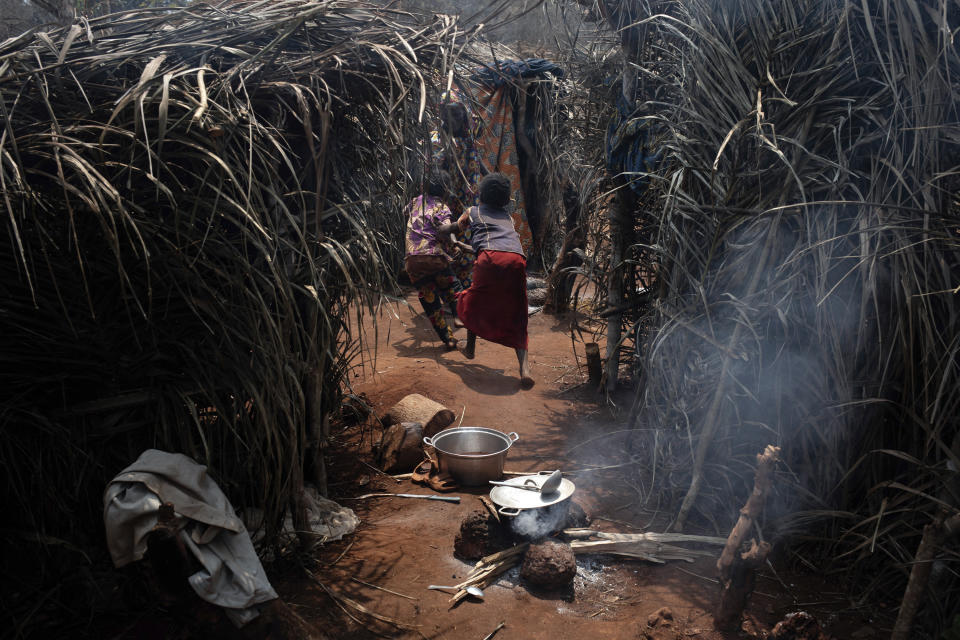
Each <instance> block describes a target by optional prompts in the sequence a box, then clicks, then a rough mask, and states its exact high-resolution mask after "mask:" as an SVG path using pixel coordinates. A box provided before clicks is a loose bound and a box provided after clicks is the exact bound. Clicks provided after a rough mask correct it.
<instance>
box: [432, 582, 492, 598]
mask: <svg viewBox="0 0 960 640" xmlns="http://www.w3.org/2000/svg"><path fill="white" fill-rule="evenodd" d="M427 589H436V590H438V591H445V590H447V589H453V590H454V591H458V590H459V589H460V587H458V586H456V585H453V586H450V587H448V586H444V585H442V584H431V585H430V586H428V587H427ZM463 590H464V591H466V592H467V593H469V594H470V595H472V596H474V597H476V598H482V597H483V590H482V589H481V588H480V587H475V586H473V585H470V586H469V587H464V589H463Z"/></svg>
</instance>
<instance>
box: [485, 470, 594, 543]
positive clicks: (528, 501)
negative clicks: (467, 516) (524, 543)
mask: <svg viewBox="0 0 960 640" xmlns="http://www.w3.org/2000/svg"><path fill="white" fill-rule="evenodd" d="M549 473H551V472H549V471H546V472H542V473H540V474H537V475H530V476H518V477H516V478H510V479H509V480H507V483H508V484H504V485H500V486H496V487H494V488H493V490H492V491H490V500H491V502H493V503H494V504H495V505H497V507H498V508H497V512H498V513H499V514H500V515H502V516H507V517H506V518H503V519H502V522H503V523H504V524H506V526H507V528H508V529H509V531H510V533H511V534H512V535H513V537H514V538H517V539H520V540H539V539H540V538H543V537H545V536H547V535H549V534H551V533H553V532H554V531H557V530H558V529H562V528H563V526H564V524H565V523H566V521H567V512H568V511H569V510H570V496H572V495H573V492H574V491H575V490H576V486H575V485H574V484H573V483H572V482H570V481H569V480H567V479H566V478H563V479H562V480H561V481H560V488H559V489H557V491H555V492H554V493H547V494H543V493H537V492H535V491H527V490H526V489H519V488H516V487H519V486H521V485H523V484H526V483H530V482H533V483H535V484H537V485H539V484H540V483H541V482H543V481H544V480H545V479H546V477H545V476H546V475H547V474H549ZM509 485H516V486H509Z"/></svg>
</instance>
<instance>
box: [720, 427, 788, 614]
mask: <svg viewBox="0 0 960 640" xmlns="http://www.w3.org/2000/svg"><path fill="white" fill-rule="evenodd" d="M779 459H780V447H774V446H773V445H767V447H766V448H765V449H764V450H763V453H760V454H758V455H757V475H756V477H755V479H754V483H753V493H751V494H750V497H749V498H747V502H746V504H745V505H743V508H742V509H740V517H739V518H738V519H737V523H736V524H735V525H733V529H731V531H730V536H729V537H728V538H727V544H726V545H725V546H724V547H723V552H722V553H721V554H720V559H719V560H717V575H718V577H719V579H720V603H719V604H718V606H717V611H716V613H715V614H714V616H713V624H714V626H716V628H717V629H720V630H722V631H736V630H737V629H739V628H740V619H741V617H742V616H743V609H744V607H746V605H747V601H748V600H749V599H750V594H752V593H753V588H754V586H755V585H756V570H757V569H758V568H759V567H761V566H762V565H763V563H764V562H765V561H766V559H767V554H769V553H770V545H769V544H768V543H766V542H761V543H759V544H757V541H756V540H751V541H750V548H749V549H748V550H747V551H745V552H742V553H741V551H740V547H741V545H743V542H744V540H745V539H746V537H747V534H749V533H750V529H751V528H752V527H753V525H754V523H756V521H757V519H758V518H759V517H760V514H761V513H763V505H764V502H765V501H766V498H767V493H769V491H770V487H771V486H772V484H773V471H774V468H775V467H776V464H777V461H778V460H779Z"/></svg>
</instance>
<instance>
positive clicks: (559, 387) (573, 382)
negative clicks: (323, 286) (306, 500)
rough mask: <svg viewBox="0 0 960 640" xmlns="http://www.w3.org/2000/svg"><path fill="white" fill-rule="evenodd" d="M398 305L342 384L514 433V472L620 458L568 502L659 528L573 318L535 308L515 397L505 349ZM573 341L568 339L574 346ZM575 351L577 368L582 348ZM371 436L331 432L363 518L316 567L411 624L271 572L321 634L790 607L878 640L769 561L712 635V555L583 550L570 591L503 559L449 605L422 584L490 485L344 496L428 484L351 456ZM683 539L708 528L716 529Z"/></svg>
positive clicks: (618, 626)
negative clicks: (428, 403)
mask: <svg viewBox="0 0 960 640" xmlns="http://www.w3.org/2000/svg"><path fill="white" fill-rule="evenodd" d="M407 302H408V303H409V306H403V305H401V306H397V307H394V308H391V309H385V310H384V311H383V313H381V314H380V316H379V317H378V318H377V332H376V336H375V337H376V339H375V340H373V338H374V335H373V333H371V332H370V330H371V329H372V324H371V319H369V318H368V319H367V320H366V323H367V325H368V327H367V329H368V336H369V337H370V339H371V341H370V343H369V344H370V348H369V350H368V352H367V354H366V358H367V360H366V364H365V366H364V367H363V369H362V370H359V369H358V371H357V373H356V377H355V378H354V379H353V387H354V391H355V392H356V393H364V394H366V396H367V397H368V398H369V400H370V402H371V403H372V404H373V407H374V411H375V412H376V413H377V414H382V413H383V412H385V411H386V410H387V409H388V408H389V407H390V406H391V405H392V404H393V403H395V402H396V401H397V400H399V399H400V398H401V397H403V396H404V395H406V394H409V393H420V394H424V395H426V396H428V397H430V398H433V399H434V400H436V401H438V402H440V403H442V404H444V405H446V406H447V407H449V408H451V409H453V410H454V411H455V412H456V413H457V414H458V417H459V415H460V414H461V413H462V414H463V422H462V424H463V425H478V426H485V427H491V428H494V429H498V430H500V431H503V432H510V431H516V432H517V433H518V434H519V435H520V440H519V441H518V442H517V443H516V444H515V445H514V446H513V447H512V448H511V450H510V452H509V456H508V458H507V465H506V467H507V469H509V470H517V471H536V470H541V469H554V468H558V467H559V468H561V469H564V470H567V471H569V470H574V469H582V468H584V467H591V466H605V465H618V464H619V465H623V464H624V463H626V466H620V467H617V468H613V469H606V470H598V471H589V472H578V473H571V474H570V475H569V476H568V477H570V478H571V479H572V480H573V481H574V482H575V483H576V485H577V491H576V494H575V499H576V500H577V501H578V502H579V503H580V504H581V505H582V506H583V507H584V508H585V510H586V512H587V513H588V514H589V515H590V516H592V517H593V518H594V523H593V525H592V527H593V528H595V529H601V530H606V531H619V532H641V531H644V530H652V531H662V530H663V528H662V527H663V526H664V525H665V523H666V522H668V520H669V516H670V513H663V514H657V513H654V512H653V511H652V509H655V508H656V503H657V500H656V499H654V500H652V501H650V502H649V503H648V504H647V505H644V502H645V499H644V494H643V492H644V491H645V487H642V486H640V485H639V483H638V477H639V476H638V474H637V466H636V464H633V465H631V464H630V461H631V452H630V451H629V447H628V445H627V442H628V441H627V439H626V434H624V433H623V430H624V429H625V425H624V414H625V413H626V408H621V410H620V411H613V410H611V408H610V407H609V405H607V404H606V403H605V402H604V401H602V399H601V398H600V397H598V396H597V395H596V394H595V393H593V392H592V391H591V390H589V389H586V388H585V386H584V385H583V384H582V383H583V382H584V380H585V375H586V372H585V371H584V370H582V369H581V368H580V366H578V360H577V358H576V357H575V355H574V346H573V342H572V340H571V336H570V320H569V319H567V318H559V317H552V316H545V315H543V314H542V313H538V314H535V315H534V316H532V317H531V318H530V354H531V361H532V369H533V377H534V379H535V380H536V386H535V387H534V388H533V389H532V390H529V391H523V390H521V389H520V385H519V380H518V377H517V362H516V358H515V356H514V354H513V352H512V350H510V349H507V348H505V347H501V346H499V345H495V344H491V343H487V342H484V341H482V340H480V341H478V345H477V357H476V359H475V360H472V361H471V360H466V359H465V358H464V357H463V356H462V355H461V354H460V353H457V352H444V351H443V350H442V349H441V348H440V346H439V343H438V341H437V340H436V337H435V335H434V334H433V332H432V330H431V328H430V326H429V324H428V323H427V322H426V320H425V319H424V318H423V316H422V313H418V311H419V306H418V304H417V300H416V296H415V295H413V294H411V295H408V296H407ZM461 333H462V332H461ZM461 337H465V335H462V336H461ZM581 346H582V345H579V344H578V345H577V348H578V350H579V349H580V348H581ZM579 355H580V362H581V363H582V361H583V360H582V351H581V352H580V353H579ZM374 357H375V361H371V359H372V358H374ZM371 437H377V438H378V437H379V428H373V427H370V426H369V425H367V426H355V427H352V428H351V429H348V430H347V431H345V432H344V433H343V434H341V435H340V442H341V445H342V444H343V443H345V442H346V441H350V442H351V443H352V445H353V446H350V447H348V446H343V451H342V453H340V454H338V455H337V456H336V457H335V459H334V460H333V464H332V468H331V469H330V475H331V482H332V484H331V488H330V493H331V497H332V498H334V499H336V500H339V501H341V502H342V504H345V505H349V506H350V507H351V508H353V509H354V510H355V511H356V512H357V514H358V515H359V517H360V518H361V520H362V524H361V525H360V527H359V528H358V529H357V531H356V532H355V533H353V534H352V535H350V536H347V537H346V538H344V539H343V540H342V541H339V542H334V543H329V544H327V545H325V546H324V547H323V548H322V549H321V550H320V551H319V555H318V558H319V568H318V570H317V573H316V575H317V576H318V578H319V579H320V580H321V581H322V582H323V583H324V584H325V585H326V586H327V587H328V588H329V589H330V590H331V591H333V592H336V593H338V594H340V595H342V596H345V597H347V598H350V599H352V600H353V601H355V602H356V603H358V604H360V605H362V606H363V607H365V608H366V609H368V610H369V611H371V612H375V613H376V614H379V615H381V616H385V617H388V618H391V619H393V620H396V621H399V622H401V623H402V624H403V625H405V627H406V628H398V627H397V626H394V625H392V624H389V623H386V622H383V621H378V620H376V619H373V618H371V617H370V616H369V615H364V614H363V613H360V612H358V611H357V610H356V609H354V608H352V607H350V606H346V607H345V611H347V612H349V614H350V615H352V616H354V617H355V618H356V620H351V619H350V617H348V615H347V614H346V613H343V612H342V611H341V610H339V609H338V608H337V606H336V605H335V604H334V603H333V601H332V600H331V599H330V598H329V597H328V596H327V595H326V594H325V593H324V592H323V591H322V590H321V589H320V588H319V587H318V586H316V585H315V584H313V583H309V582H304V581H302V580H275V584H276V586H277V587H278V590H279V591H280V592H281V595H282V596H283V597H284V598H285V599H286V600H287V601H288V602H289V603H290V604H291V605H292V606H293V607H294V608H295V610H297V612H298V613H299V614H300V615H301V616H303V617H304V618H305V619H306V620H308V621H311V622H313V623H314V624H316V625H317V627H318V628H320V629H321V630H322V631H323V632H325V633H326V634H327V635H328V636H329V637H331V638H373V637H377V636H379V637H398V638H475V639H477V640H479V639H481V638H485V637H486V636H487V634H489V633H491V632H492V631H493V630H494V629H495V628H496V627H497V625H498V624H499V623H500V622H504V623H505V626H504V627H503V628H502V629H501V630H500V631H499V632H498V633H497V634H496V636H495V637H496V638H497V640H510V639H524V640H534V639H538V638H543V639H548V638H549V639H556V638H609V639H620V638H624V639H625V638H630V639H633V638H643V637H647V636H645V635H644V632H646V631H652V632H653V633H654V634H655V635H652V636H650V637H654V638H658V639H660V638H671V639H675V638H681V639H682V638H697V639H699V640H718V639H721V638H723V639H730V638H763V637H766V634H767V632H768V631H769V630H770V628H771V627H772V626H773V625H774V624H775V623H776V622H777V621H779V620H781V619H782V618H783V616H784V614H786V613H789V612H791V611H797V610H801V609H803V610H806V611H808V612H810V613H812V614H814V615H815V616H816V617H817V618H818V619H819V620H820V621H821V622H823V623H824V624H825V626H826V628H827V630H828V631H829V632H830V633H832V634H833V635H834V636H835V637H836V638H838V639H840V638H851V637H852V638H867V639H869V638H881V637H884V636H885V635H886V633H885V632H884V627H885V626H886V625H885V624H883V623H881V622H880V621H878V620H876V619H873V620H871V619H868V618H867V617H865V616H864V615H863V613H862V611H861V612H860V613H856V612H854V611H853V609H852V607H851V603H850V601H849V599H848V598H846V597H845V596H844V595H842V594H841V593H839V592H838V591H839V589H838V585H836V584H831V583H829V582H828V581H826V580H824V579H822V578H819V577H817V576H810V575H805V576H800V575H796V574H794V573H792V572H791V571H790V570H789V569H787V568H780V567H778V571H777V574H776V575H774V574H773V572H771V571H767V572H765V573H764V574H763V575H761V576H760V578H759V580H758V586H757V593H756V594H755V596H754V598H753V600H752V602H751V604H750V605H749V607H748V610H747V615H746V619H745V621H744V625H743V629H744V630H743V631H742V632H740V633H720V632H717V631H715V630H713V627H712V616H711V610H712V608H713V607H714V604H715V601H716V595H717V585H716V583H715V581H714V575H715V568H714V563H715V559H714V558H704V559H701V560H698V561H697V562H695V563H693V564H687V563H684V562H679V561H672V562H668V563H667V564H665V565H655V564H651V563H648V562H644V561H641V560H635V559H629V558H621V557H615V556H580V557H579V558H578V565H579V566H578V576H577V578H576V581H575V587H574V589H573V591H572V593H566V594H551V593H541V592H536V591H531V590H528V589H527V588H526V587H525V585H523V584H522V583H521V582H520V580H519V577H518V575H517V570H516V569H514V570H513V571H511V572H509V573H507V574H506V575H505V576H504V577H502V578H501V579H500V580H499V582H497V583H496V584H494V585H493V586H491V587H490V588H488V589H487V590H486V597H485V599H484V600H483V601H475V600H472V599H471V600H467V601H464V602H462V603H460V604H459V605H458V606H456V607H452V608H451V606H450V604H449V602H448V600H449V595H447V594H444V593H442V592H439V591H428V590H427V589H426V586H427V585H428V584H455V583H456V582H458V581H459V580H460V579H462V578H463V577H465V576H466V575H467V574H468V573H469V571H470V569H471V567H472V564H469V563H464V562H461V561H459V560H457V559H455V558H454V557H453V540H454V536H455V535H456V532H457V531H458V528H459V525H460V521H461V519H462V518H463V517H465V516H466V515H467V514H468V513H470V512H472V511H473V510H476V509H482V508H483V507H482V504H481V502H480V500H479V498H478V496H479V495H483V494H484V493H485V492H484V491H479V490H477V491H464V492H459V493H458V494H455V495H461V496H462V501H461V503H460V504H450V503H441V502H428V501H425V500H409V499H400V498H375V499H367V500H351V499H349V498H350V497H351V496H356V495H359V494H361V493H365V492H370V491H381V490H382V491H389V492H403V493H429V492H430V491H429V490H428V489H426V488H424V487H421V486H418V485H415V484H412V483H410V482H409V481H403V482H398V481H395V480H392V479H390V478H386V477H385V476H384V475H382V474H378V473H376V472H374V471H373V470H371V469H369V468H368V467H366V466H364V465H363V464H362V463H360V462H358V454H357V453H356V452H357V447H356V446H355V445H356V444H357V443H358V442H360V441H361V440H362V441H363V442H364V447H361V448H360V453H359V459H362V460H363V461H365V462H371V459H370V457H369V444H370V441H371ZM635 453H636V452H635ZM644 457H645V454H642V455H640V456H639V458H644ZM740 506H741V505H740V504H731V505H730V509H731V510H732V511H733V512H734V513H735V512H736V510H737V509H738V508H739V507H740ZM671 513H672V510H671ZM664 518H667V519H666V520H665V519H664ZM648 525H649V526H650V528H649V529H645V527H647V526H648ZM691 533H706V534H708V535H716V533H715V532H713V531H703V532H693V531H691ZM724 535H725V534H724ZM717 553H719V549H717ZM361 581H362V582H361ZM363 583H367V584H363ZM368 585H376V586H377V587H381V588H382V589H387V590H390V591H392V592H394V593H389V592H387V591H384V590H379V589H376V588H373V587H371V586H368ZM397 594H402V595H397ZM403 596H406V597H403ZM662 607H669V608H670V610H671V611H672V614H673V618H674V621H673V625H672V627H671V628H670V629H657V630H655V631H653V630H650V629H649V628H648V627H647V619H648V616H650V615H651V614H653V613H654V612H656V611H657V610H659V609H661V608H662ZM361 623H362V624H361ZM656 634H659V635H656Z"/></svg>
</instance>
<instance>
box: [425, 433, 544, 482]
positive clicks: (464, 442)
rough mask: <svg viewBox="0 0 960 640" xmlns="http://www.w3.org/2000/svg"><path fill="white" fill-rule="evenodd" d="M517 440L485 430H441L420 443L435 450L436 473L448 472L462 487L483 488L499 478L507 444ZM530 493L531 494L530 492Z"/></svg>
mask: <svg viewBox="0 0 960 640" xmlns="http://www.w3.org/2000/svg"><path fill="white" fill-rule="evenodd" d="M519 439H520V436H518V435H517V434H516V433H514V432H512V431H511V432H510V433H503V432H501V431H497V430H496V429H487V428H486V427H453V428H450V429H444V430H443V431H441V432H440V433H437V434H436V435H434V436H433V437H432V438H424V439H423V443H424V444H427V445H429V446H431V447H433V448H434V449H436V450H437V462H439V463H440V472H441V473H443V472H446V473H449V474H450V475H451V476H453V479H454V480H456V481H457V483H459V484H462V485H465V486H476V485H485V484H487V483H488V482H490V481H491V480H499V479H500V478H502V477H503V461H504V460H505V459H506V457H507V450H509V449H510V445H512V444H513V443H514V442H516V441H517V440H519ZM531 493H532V492H531Z"/></svg>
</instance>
